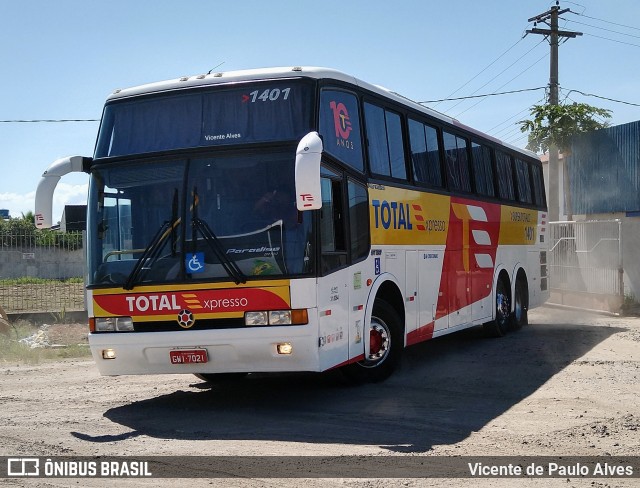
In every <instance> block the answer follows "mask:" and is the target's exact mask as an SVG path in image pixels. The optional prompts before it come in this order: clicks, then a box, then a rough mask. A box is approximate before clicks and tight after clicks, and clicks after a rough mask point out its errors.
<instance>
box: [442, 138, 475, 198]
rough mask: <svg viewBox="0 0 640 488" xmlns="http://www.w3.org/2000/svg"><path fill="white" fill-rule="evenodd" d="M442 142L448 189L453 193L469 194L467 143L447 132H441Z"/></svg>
mask: <svg viewBox="0 0 640 488" xmlns="http://www.w3.org/2000/svg"><path fill="white" fill-rule="evenodd" d="M443 140H444V154H445V161H446V168H447V177H448V179H449V188H450V189H451V190H454V191H456V190H457V191H465V192H470V191H471V180H470V179H469V161H468V159H467V142H466V141H465V140H464V139H463V138H461V137H457V136H454V135H453V134H449V133H448V132H443Z"/></svg>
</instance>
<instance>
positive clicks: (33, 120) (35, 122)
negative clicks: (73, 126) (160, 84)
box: [0, 119, 100, 124]
mask: <svg viewBox="0 0 640 488" xmlns="http://www.w3.org/2000/svg"><path fill="white" fill-rule="evenodd" d="M58 122H100V119H29V120H25V119H14V120H0V124H40V123H58Z"/></svg>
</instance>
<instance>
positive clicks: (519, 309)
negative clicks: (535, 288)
mask: <svg viewBox="0 0 640 488" xmlns="http://www.w3.org/2000/svg"><path fill="white" fill-rule="evenodd" d="M528 308H529V287H528V286H527V279H526V278H520V277H519V278H518V281H516V291H515V293H514V297H513V314H512V317H511V327H512V328H513V329H514V330H517V329H520V328H521V327H522V326H524V325H527V324H528V323H529V317H528V314H527V310H528Z"/></svg>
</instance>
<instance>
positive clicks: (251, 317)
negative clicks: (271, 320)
mask: <svg viewBox="0 0 640 488" xmlns="http://www.w3.org/2000/svg"><path fill="white" fill-rule="evenodd" d="M267 324H268V322H267V312H246V313H245V314H244V325H249V326H252V325H253V326H255V325H267Z"/></svg>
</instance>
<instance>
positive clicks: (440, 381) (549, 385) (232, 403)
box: [0, 307, 640, 488]
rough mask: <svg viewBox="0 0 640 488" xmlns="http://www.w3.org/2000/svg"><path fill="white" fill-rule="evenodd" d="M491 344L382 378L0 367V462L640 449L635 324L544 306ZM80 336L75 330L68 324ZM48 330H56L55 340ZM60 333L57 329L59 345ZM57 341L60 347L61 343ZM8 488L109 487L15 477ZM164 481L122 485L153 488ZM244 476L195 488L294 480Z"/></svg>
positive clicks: (328, 482)
mask: <svg viewBox="0 0 640 488" xmlns="http://www.w3.org/2000/svg"><path fill="white" fill-rule="evenodd" d="M530 322H531V324H530V325H529V326H527V327H525V328H523V329H522V330H520V331H517V332H514V333H511V334H508V335H507V336H506V337H504V338H501V339H487V338H485V337H484V336H483V334H482V330H481V329H479V328H478V329H472V330H468V331H464V332H462V333H458V334H454V335H452V336H448V337H443V338H440V339H436V340H433V341H429V342H427V343H423V344H419V345H417V346H414V347H412V348H409V349H407V350H406V351H405V356H404V357H403V361H402V365H401V368H400V370H399V371H397V372H396V374H395V375H394V376H392V377H391V378H390V379H389V380H387V381H386V382H384V383H381V384H376V385H366V386H360V387H351V386H347V385H345V384H344V383H343V382H342V381H341V380H340V376H339V375H338V374H337V373H335V372H330V373H328V374H293V375H292V374H289V375H251V376H249V377H248V378H247V379H245V380H242V381H240V382H237V383H234V384H230V385H224V386H215V387H212V386H211V385H209V384H207V383H202V382H200V380H198V379H196V378H195V377H193V376H190V375H163V376H137V377H136V376H133V377H101V376H99V374H98V372H97V369H96V368H95V366H94V364H93V362H92V361H91V360H64V361H57V362H49V363H45V364H41V365H37V366H26V365H11V364H5V365H1V366H0V378H2V381H1V391H0V406H1V407H2V408H0V455H5V456H8V455H11V456H60V455H67V456H143V457H144V456H169V455H181V456H182V455H184V456H191V455H200V456H203V455H214V456H265V455H278V456H305V455H315V456H343V455H379V456H390V455H393V456H410V457H415V456H426V457H432V456H436V457H438V459H445V458H444V457H445V456H471V457H478V458H479V459H482V456H514V455H515V456H590V457H595V458H594V459H602V460H606V459H607V458H609V457H610V456H628V455H638V454H639V453H640V401H639V400H640V382H639V381H638V379H639V375H640V319H639V318H621V317H608V316H600V315H586V314H578V313H576V312H571V311H566V310H560V309H556V308H551V307H543V308H540V309H537V310H534V311H531V312H530ZM67 329H68V330H66V334H67V337H68V338H67V339H66V340H70V341H78V337H76V336H75V334H78V335H79V336H80V340H79V342H81V340H82V336H83V334H85V335H86V329H85V327H84V326H78V325H76V326H68V327H67ZM58 333H59V334H62V332H60V331H58ZM59 337H61V336H59ZM58 340H61V339H58ZM4 482H5V483H6V484H7V485H8V486H38V487H50V486H104V485H106V484H107V483H108V482H109V481H107V480H96V479H82V480H77V479H76V480H74V479H46V480H45V479H33V480H29V481H28V482H26V481H24V480H21V479H10V480H5V481H4ZM158 482H159V480H133V479H131V480H118V481H117V483H118V485H121V484H123V485H128V486H156V485H157V483H158ZM302 482H303V480H300V479H273V478H260V477H254V475H253V474H252V475H247V477H244V478H234V479H211V480H210V479H190V480H182V481H180V482H179V484H180V485H183V484H186V483H188V484H189V485H190V486H243V487H244V486H266V487H273V486H279V487H280V486H285V487H293V486H300V484H302ZM304 484H305V486H307V487H315V486H318V487H319V486H347V487H352V486H353V487H367V488H378V487H383V486H442V487H444V486H448V487H450V486H469V487H471V486H474V487H475V486H491V487H494V486H495V487H510V486H522V487H528V486H536V487H537V486H563V487H573V486H576V487H578V486H579V487H590V488H594V487H595V488H597V487H602V488H604V487H618V486H621V487H622V486H624V487H627V486H629V487H630V486H640V479H639V478H635V479H622V478H612V479H606V478H599V479H581V478H579V477H573V476H567V477H565V478H563V479H543V480H540V479H538V480H535V479H518V480H514V479H483V480H478V479H456V480H453V481H452V480H448V479H419V478H418V479H416V478H407V479H402V478H400V479H397V478H393V479H391V478H386V479H380V478H377V477H376V478H374V477H371V478H366V479H363V478H357V479H351V478H330V479H316V478H310V479H305V480H304Z"/></svg>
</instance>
